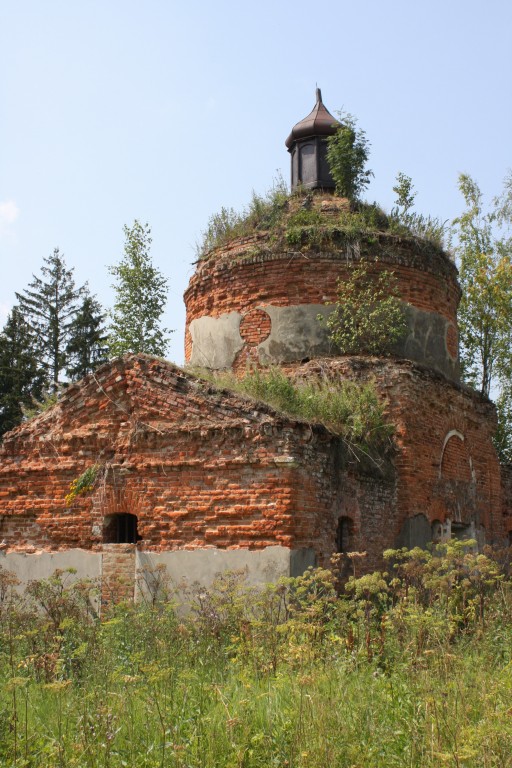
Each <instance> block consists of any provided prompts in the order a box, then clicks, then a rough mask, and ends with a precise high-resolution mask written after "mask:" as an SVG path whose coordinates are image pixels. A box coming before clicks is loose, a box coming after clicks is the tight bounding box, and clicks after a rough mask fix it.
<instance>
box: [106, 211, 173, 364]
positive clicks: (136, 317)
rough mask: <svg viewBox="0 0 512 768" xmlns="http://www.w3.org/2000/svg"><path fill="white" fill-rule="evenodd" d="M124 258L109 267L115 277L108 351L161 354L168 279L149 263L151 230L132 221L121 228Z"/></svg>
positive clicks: (164, 331) (146, 225) (163, 348)
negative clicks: (162, 317) (162, 322)
mask: <svg viewBox="0 0 512 768" xmlns="http://www.w3.org/2000/svg"><path fill="white" fill-rule="evenodd" d="M124 234H125V238H126V240H125V246H124V257H123V258H122V259H121V261H120V262H119V264H115V265H114V266H111V267H109V272H110V274H111V275H113V276H114V277H115V278H116V282H115V283H114V285H113V288H114V290H115V292H116V299H115V303H114V309H113V311H112V313H111V324H110V335H109V350H110V354H111V355H112V356H119V355H124V354H127V353H128V352H145V353H147V354H150V355H157V356H163V355H164V354H165V351H166V349H167V345H168V343H169V339H168V336H167V334H168V333H169V330H168V329H167V328H162V327H161V325H160V318H161V316H162V312H163V311H164V307H165V304H166V301H167V290H168V287H167V286H168V281H167V278H166V277H164V276H163V275H162V274H161V272H159V270H158V269H156V267H154V266H153V264H152V262H151V257H150V254H149V250H150V247H151V242H152V238H151V229H150V228H149V225H148V224H141V223H140V222H139V221H137V220H135V221H134V223H133V225H132V226H131V227H128V226H125V227H124Z"/></svg>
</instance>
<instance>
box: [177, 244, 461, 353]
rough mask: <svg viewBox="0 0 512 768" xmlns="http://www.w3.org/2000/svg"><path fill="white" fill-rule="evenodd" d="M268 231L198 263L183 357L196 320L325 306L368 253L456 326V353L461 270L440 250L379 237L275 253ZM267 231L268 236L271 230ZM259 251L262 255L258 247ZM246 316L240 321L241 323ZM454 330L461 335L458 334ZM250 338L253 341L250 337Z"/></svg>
mask: <svg viewBox="0 0 512 768" xmlns="http://www.w3.org/2000/svg"><path fill="white" fill-rule="evenodd" d="M265 237H266V236H264V235H258V236H255V237H254V238H245V239H241V240H236V241H233V243H231V244H230V245H229V246H227V247H225V248H222V249H218V250H217V251H215V252H213V253H212V255H211V256H210V258H209V259H208V260H205V261H204V262H200V263H199V265H198V267H197V270H196V273H195V274H194V275H193V277H192V278H191V280H190V283H189V287H188V288H187V290H186V291H185V304H186V308H187V320H186V328H187V332H186V334H185V359H186V360H189V359H190V355H191V338H190V333H189V332H188V327H189V325H190V323H191V322H192V321H193V320H194V319H196V318H200V317H203V316H204V315H208V316H211V317H218V316H219V315H222V314H224V313H227V312H232V311H236V312H240V313H241V314H242V315H246V314H247V313H251V311H252V310H254V308H255V307H258V306H260V305H263V306H265V305H266V304H273V305H276V306H287V305H295V304H324V303H326V302H329V301H334V300H335V298H336V284H337V281H338V279H344V278H346V277H347V276H348V269H347V261H354V260H357V259H359V258H366V259H368V260H369V263H370V273H372V272H375V273H379V272H381V271H382V270H385V269H386V270H390V271H392V272H394V274H395V277H396V278H397V281H398V288H399V291H400V295H401V297H402V299H403V300H404V301H406V302H408V303H409V304H411V305H413V306H415V307H417V308H418V309H421V310H426V311H429V312H437V313H439V314H440V315H442V316H443V317H445V318H446V319H448V320H451V321H452V322H453V324H454V329H453V331H452V334H451V335H452V336H453V338H450V339H449V342H450V345H451V348H452V349H453V350H454V351H455V352H456V344H457V341H456V331H455V327H456V311H457V305H458V302H459V298H460V289H459V286H458V283H457V278H456V275H457V270H456V268H455V266H454V265H453V264H452V262H450V261H449V259H448V258H447V256H446V255H444V254H443V253H441V252H437V251H431V252H425V251H424V250H422V249H421V248H419V247H418V246H417V245H414V244H413V243H411V242H407V241H402V240H400V239H398V238H396V237H392V236H389V235H388V236H385V235H381V236H380V238H379V240H377V241H376V242H375V243H373V242H372V243H370V244H369V243H364V242H362V243H361V246H360V249H359V251H358V252H357V253H356V252H355V251H354V250H351V251H349V252H347V250H346V249H343V250H337V251H336V250H332V251H329V252H323V251H322V252H313V251H311V252H307V253H305V254H299V253H295V252H279V253H274V252H273V251H270V250H268V249H267V251H265ZM267 237H268V236H267ZM255 250H256V251H257V253H255ZM243 323H244V319H243V320H242V327H243ZM454 334H455V335H454ZM249 340H250V341H255V340H253V339H252V337H251V339H249Z"/></svg>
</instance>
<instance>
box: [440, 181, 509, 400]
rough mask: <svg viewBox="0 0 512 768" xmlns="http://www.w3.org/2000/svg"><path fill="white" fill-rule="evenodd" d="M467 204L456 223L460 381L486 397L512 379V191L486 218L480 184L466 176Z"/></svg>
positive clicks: (461, 184)
mask: <svg viewBox="0 0 512 768" xmlns="http://www.w3.org/2000/svg"><path fill="white" fill-rule="evenodd" d="M459 189H460V191H461V193H462V195H463V197H464V201H465V203H466V210H465V211H464V213H463V214H462V215H461V216H459V217H458V218H456V219H455V220H454V221H453V226H454V229H453V235H454V237H455V238H456V241H457V243H456V246H455V248H454V250H455V254H456V256H457V257H458V263H459V279H460V284H461V288H462V298H461V302H460V306H459V333H460V354H461V367H462V375H463V378H464V380H465V381H467V382H468V383H469V384H471V385H472V386H473V387H475V388H476V389H479V390H480V392H481V393H482V394H484V395H489V394H490V392H491V387H495V386H496V385H498V386H499V388H500V390H501V391H502V392H503V391H504V390H505V389H506V388H507V387H509V381H510V378H511V376H512V350H511V345H510V339H511V336H512V240H511V238H510V237H507V234H506V227H507V226H510V224H511V222H512V206H511V201H512V186H511V180H510V177H508V179H507V180H506V182H505V188H504V192H503V195H502V196H501V197H499V198H495V200H494V201H493V204H492V207H491V209H490V210H489V211H487V212H484V208H483V199H482V193H481V191H480V188H479V187H478V184H477V183H476V182H475V181H474V180H473V179H472V178H471V177H470V176H468V175H467V174H461V175H460V177H459Z"/></svg>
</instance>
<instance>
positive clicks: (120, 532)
mask: <svg viewBox="0 0 512 768" xmlns="http://www.w3.org/2000/svg"><path fill="white" fill-rule="evenodd" d="M103 540H104V542H105V543H106V544H136V543H137V542H138V541H140V540H141V536H139V533H138V531H137V516H136V515H131V514H130V513H128V512H123V513H122V514H120V515H112V517H110V518H107V519H106V520H105V528H104V536H103Z"/></svg>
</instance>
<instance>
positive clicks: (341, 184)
mask: <svg viewBox="0 0 512 768" xmlns="http://www.w3.org/2000/svg"><path fill="white" fill-rule="evenodd" d="M338 117H339V119H340V125H339V126H338V128H337V129H336V133H335V134H333V135H332V136H328V137H327V162H328V164H329V169H330V171H331V175H332V178H333V180H334V182H335V184H336V194H338V195H340V197H348V198H349V200H354V201H356V200H359V197H360V195H361V192H363V190H364V189H365V188H366V187H367V186H368V184H369V183H370V179H371V177H372V176H373V171H370V170H368V169H367V168H366V163H367V161H368V156H369V154H370V143H369V141H368V139H367V138H366V134H365V132H364V131H362V130H361V129H358V128H357V121H356V119H355V117H353V116H352V115H350V114H348V113H345V112H338Z"/></svg>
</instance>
